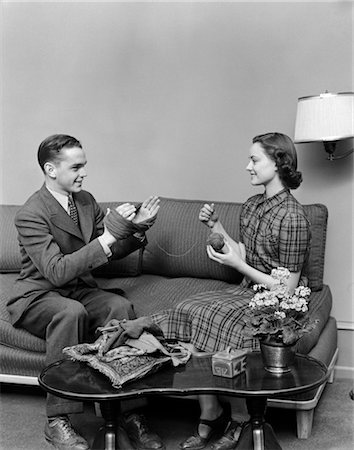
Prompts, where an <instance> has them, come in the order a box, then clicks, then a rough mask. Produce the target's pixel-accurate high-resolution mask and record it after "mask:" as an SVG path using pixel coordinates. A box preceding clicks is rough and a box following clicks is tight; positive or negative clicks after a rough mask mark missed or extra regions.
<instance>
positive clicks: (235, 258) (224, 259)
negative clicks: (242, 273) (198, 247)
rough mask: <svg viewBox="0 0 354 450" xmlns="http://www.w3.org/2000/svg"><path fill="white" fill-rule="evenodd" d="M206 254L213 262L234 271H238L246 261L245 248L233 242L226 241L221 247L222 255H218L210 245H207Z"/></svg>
mask: <svg viewBox="0 0 354 450" xmlns="http://www.w3.org/2000/svg"><path fill="white" fill-rule="evenodd" d="M207 253H208V256H209V258H210V259H212V260H213V261H215V262H217V263H219V264H223V265H225V266H229V267H232V268H234V269H236V270H239V269H240V267H241V266H242V265H243V264H244V262H245V259H246V251H245V246H244V245H243V244H242V243H237V242H235V241H232V243H229V242H228V241H226V242H225V245H224V247H223V253H218V252H216V251H215V250H214V249H213V247H212V246H211V245H207Z"/></svg>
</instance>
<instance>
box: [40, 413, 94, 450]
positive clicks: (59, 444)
mask: <svg viewBox="0 0 354 450" xmlns="http://www.w3.org/2000/svg"><path fill="white" fill-rule="evenodd" d="M44 435H45V438H46V440H47V441H48V442H49V443H50V444H52V445H53V446H54V447H55V448H56V449H57V450H89V448H90V447H89V445H88V443H87V441H86V439H84V438H83V437H82V436H80V435H79V434H78V433H77V432H76V431H75V430H74V428H73V427H72V425H71V423H70V421H69V419H68V418H67V417H66V416H58V417H55V418H53V420H50V421H49V422H47V423H46V424H45V428H44Z"/></svg>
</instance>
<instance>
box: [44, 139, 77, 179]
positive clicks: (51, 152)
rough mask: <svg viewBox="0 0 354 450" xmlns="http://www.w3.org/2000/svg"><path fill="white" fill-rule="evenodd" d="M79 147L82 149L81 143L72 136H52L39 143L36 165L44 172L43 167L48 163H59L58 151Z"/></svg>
mask: <svg viewBox="0 0 354 450" xmlns="http://www.w3.org/2000/svg"><path fill="white" fill-rule="evenodd" d="M71 147H79V148H82V146H81V143H80V142H79V141H78V140H77V139H75V138H74V137H72V136H68V135H66V134H53V135H52V136H49V137H47V139H44V141H43V142H41V144H40V146H39V148H38V154H37V158H38V163H39V165H40V166H41V169H42V170H43V172H44V165H45V163H46V162H48V161H50V162H53V163H56V162H58V161H60V151H61V150H62V149H63V148H71Z"/></svg>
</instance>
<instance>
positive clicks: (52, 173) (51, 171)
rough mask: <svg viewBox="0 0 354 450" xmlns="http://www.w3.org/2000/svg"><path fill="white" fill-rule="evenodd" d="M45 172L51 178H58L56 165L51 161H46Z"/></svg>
mask: <svg viewBox="0 0 354 450" xmlns="http://www.w3.org/2000/svg"><path fill="white" fill-rule="evenodd" d="M44 173H45V174H46V175H48V176H49V177H50V178H56V170H55V165H54V164H53V163H51V162H46V163H45V164H44Z"/></svg>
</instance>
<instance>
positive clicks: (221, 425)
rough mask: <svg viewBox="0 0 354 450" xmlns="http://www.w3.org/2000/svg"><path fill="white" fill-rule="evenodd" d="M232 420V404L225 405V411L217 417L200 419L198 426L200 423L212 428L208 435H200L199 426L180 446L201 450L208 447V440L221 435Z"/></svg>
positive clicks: (191, 449) (189, 449) (190, 449)
mask: <svg viewBox="0 0 354 450" xmlns="http://www.w3.org/2000/svg"><path fill="white" fill-rule="evenodd" d="M230 420H231V415H230V405H225V407H224V408H223V412H222V413H221V414H220V416H219V417H217V418H216V419H214V420H207V419H200V420H199V424H198V428H199V425H206V426H207V427H209V429H210V430H209V432H208V435H207V436H206V437H203V436H200V434H199V433H198V428H197V431H196V433H195V434H194V435H193V436H190V437H189V438H187V439H186V440H185V441H184V442H182V443H181V444H179V447H180V448H181V449H182V450H200V449H202V448H204V447H206V445H207V444H208V442H209V441H210V439H211V438H212V437H213V436H215V435H220V434H221V433H223V432H224V430H225V428H226V426H227V424H228V423H229V422H230Z"/></svg>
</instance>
